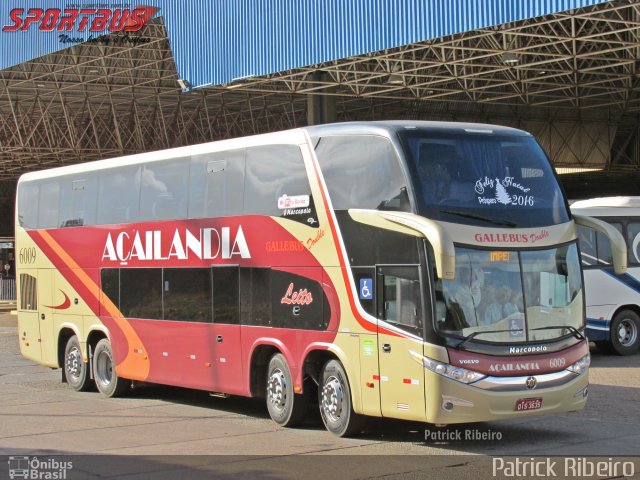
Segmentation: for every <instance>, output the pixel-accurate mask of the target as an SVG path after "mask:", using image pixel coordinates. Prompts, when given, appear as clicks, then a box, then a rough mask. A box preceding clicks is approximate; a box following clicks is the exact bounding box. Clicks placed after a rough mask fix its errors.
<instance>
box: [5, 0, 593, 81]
mask: <svg viewBox="0 0 640 480" xmlns="http://www.w3.org/2000/svg"><path fill="white" fill-rule="evenodd" d="M598 3H605V2H602V1H600V0H546V1H532V0H213V1H189V2H186V1H185V2H182V1H181V2H176V1H173V0H145V1H144V5H151V6H157V7H159V8H160V11H159V12H158V14H157V15H161V16H163V17H164V22H165V25H166V28H167V32H168V36H169V41H170V43H171V48H172V51H173V53H174V59H175V62H176V66H177V69H178V74H179V76H180V78H183V79H186V80H188V82H189V83H190V84H191V86H192V87H194V88H198V87H203V86H207V85H220V84H224V83H230V82H233V81H234V80H237V79H241V78H246V77H252V76H255V77H258V76H263V75H267V74H270V73H276V72H281V71H285V70H290V69H293V68H300V67H305V66H309V65H314V64H318V63H324V62H329V61H332V60H338V59H341V58H346V57H351V56H354V55H361V54H366V53H369V52H376V51H380V50H384V49H388V48H394V47H399V46H402V45H407V44H410V43H415V42H420V41H425V40H429V39H434V38H439V37H443V36H446V35H452V34H455V33H461V32H465V31H469V30H477V29H480V28H485V27H489V26H493V25H500V24H504V23H509V22H515V21H519V20H523V19H526V18H532V17H538V16H542V15H547V14H552V13H558V12H562V11H566V10H573V9H575V8H580V7H585V6H590V5H595V4H598ZM70 5H71V4H69V3H68V2H64V1H61V0H57V1H56V0H48V1H46V2H41V1H39V2H34V1H33V0H31V1H27V0H15V1H13V2H11V3H10V4H4V5H3V7H2V8H0V25H3V26H6V25H12V24H13V22H12V20H11V18H10V16H9V12H10V11H11V10H12V9H14V8H23V9H25V12H27V11H28V10H29V8H32V7H34V6H36V7H37V8H45V9H46V8H64V7H67V8H68V7H69V6H70ZM76 5H83V3H82V2H79V3H77V4H76ZM94 5H95V4H94ZM130 5H131V6H136V5H138V4H137V3H131V4H130ZM85 30H86V29H85ZM66 34H67V35H68V36H69V37H72V38H78V37H82V38H83V39H86V38H87V37H88V36H89V35H90V32H88V31H85V32H77V31H72V32H67V33H66ZM0 44H1V45H2V56H1V58H0V69H4V68H7V67H10V66H13V65H16V64H18V63H22V62H25V61H28V60H30V59H33V58H35V57H38V56H42V55H45V54H48V53H51V52H54V51H57V50H60V49H62V48H65V47H67V46H70V45H69V44H64V43H61V41H60V32H57V31H53V32H43V31H40V30H38V29H36V28H34V27H33V26H32V27H30V28H29V29H28V30H27V31H25V32H23V31H19V32H10V31H2V32H0Z"/></svg>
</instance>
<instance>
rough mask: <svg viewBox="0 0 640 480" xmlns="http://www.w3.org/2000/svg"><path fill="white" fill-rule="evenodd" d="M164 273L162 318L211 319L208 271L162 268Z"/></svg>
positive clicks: (209, 273)
mask: <svg viewBox="0 0 640 480" xmlns="http://www.w3.org/2000/svg"><path fill="white" fill-rule="evenodd" d="M163 274H164V278H163V310H164V319H165V320H182V321H185V322H211V270H210V269H208V268H165V269H164V271H163ZM152 281H155V279H152Z"/></svg>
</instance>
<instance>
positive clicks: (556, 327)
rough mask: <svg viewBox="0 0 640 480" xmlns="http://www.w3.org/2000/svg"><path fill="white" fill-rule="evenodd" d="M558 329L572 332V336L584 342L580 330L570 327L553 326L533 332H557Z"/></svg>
mask: <svg viewBox="0 0 640 480" xmlns="http://www.w3.org/2000/svg"><path fill="white" fill-rule="evenodd" d="M556 329H564V330H569V332H571V334H572V335H573V336H574V337H576V338H577V339H578V340H584V335H582V333H580V330H578V329H577V328H575V327H571V326H569V325H552V326H549V327H538V328H532V329H531V330H532V331H534V330H556Z"/></svg>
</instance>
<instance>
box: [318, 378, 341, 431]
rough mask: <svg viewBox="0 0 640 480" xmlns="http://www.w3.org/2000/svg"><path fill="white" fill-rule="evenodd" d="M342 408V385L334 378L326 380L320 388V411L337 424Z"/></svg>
mask: <svg viewBox="0 0 640 480" xmlns="http://www.w3.org/2000/svg"><path fill="white" fill-rule="evenodd" d="M343 406H344V391H343V389H342V384H341V383H340V380H338V379H337V378H336V377H335V376H331V377H329V378H327V380H326V382H325V383H324V387H322V411H323V412H324V414H325V415H326V417H327V418H328V419H329V420H331V421H333V422H337V421H338V420H339V419H340V415H342V408H343Z"/></svg>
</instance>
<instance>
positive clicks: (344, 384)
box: [318, 360, 364, 437]
mask: <svg viewBox="0 0 640 480" xmlns="http://www.w3.org/2000/svg"><path fill="white" fill-rule="evenodd" d="M318 402H319V403H320V415H321V416H322V421H323V422H324V426H325V427H326V428H327V430H329V431H330V432H331V433H333V434H335V435H338V436H339V437H346V436H349V435H354V434H357V433H360V431H361V430H362V427H363V424H364V417H363V416H362V415H358V414H357V413H355V412H354V411H353V407H352V405H351V390H350V389H349V381H348V380H347V375H346V374H345V372H344V368H343V366H342V364H341V363H340V362H339V361H337V360H329V361H328V362H327V363H325V365H324V367H323V368H322V376H321V382H320V386H319V387H318Z"/></svg>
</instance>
